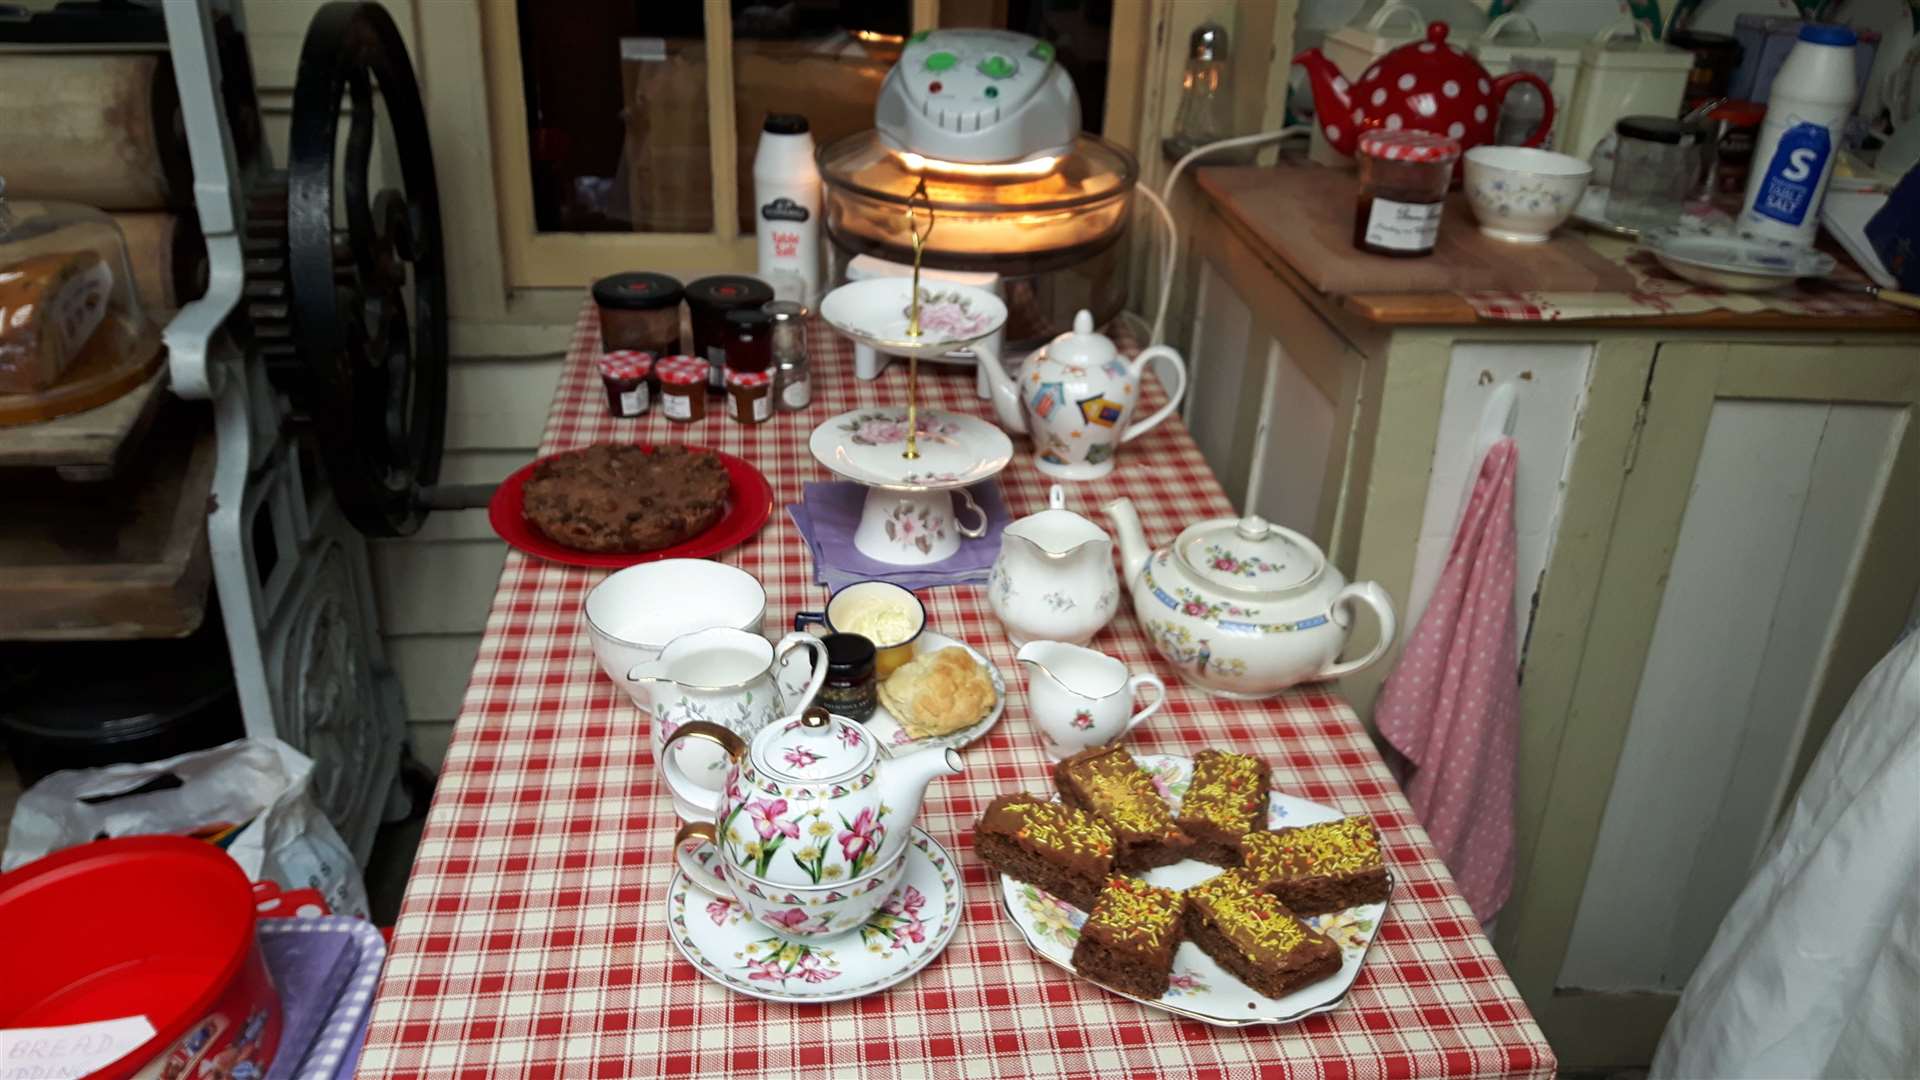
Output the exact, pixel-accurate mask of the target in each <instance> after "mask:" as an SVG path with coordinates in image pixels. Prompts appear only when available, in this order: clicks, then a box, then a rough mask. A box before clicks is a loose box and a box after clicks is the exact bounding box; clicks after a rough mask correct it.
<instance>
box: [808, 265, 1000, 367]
mask: <svg viewBox="0 0 1920 1080" xmlns="http://www.w3.org/2000/svg"><path fill="white" fill-rule="evenodd" d="M912 297H913V280H912V279H911V278H904V277H884V278H868V279H867V280H865V281H852V282H848V283H847V284H845V285H842V286H840V287H839V288H837V289H835V290H833V291H832V292H830V293H828V294H827V295H826V296H825V297H823V298H822V299H821V301H820V317H821V318H822V319H824V320H826V323H827V325H828V326H831V327H833V328H834V329H835V330H838V331H840V332H841V333H842V334H845V335H847V336H848V337H850V338H852V339H853V340H855V341H857V342H859V343H860V344H862V345H870V346H872V347H873V348H876V349H879V350H880V351H881V352H885V353H890V354H892V355H894V356H909V355H912V354H914V353H918V354H920V355H921V356H938V355H940V354H941V353H944V352H951V351H952V350H954V349H959V348H964V347H966V346H968V345H971V344H973V343H974V342H976V341H979V340H980V339H981V338H984V337H987V336H989V335H991V334H992V333H993V332H994V331H995V330H998V329H1000V327H1002V326H1004V325H1005V324H1006V321H1007V305H1006V302H1005V301H1003V300H1001V299H1000V298H999V297H997V296H995V295H993V294H992V293H990V292H988V291H986V290H985V289H979V288H975V287H974V286H972V285H957V284H953V283H951V282H945V281H927V282H922V283H921V285H920V336H919V337H910V336H908V334H907V323H908V319H909V309H910V307H911V303H912Z"/></svg>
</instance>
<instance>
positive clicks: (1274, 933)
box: [1187, 870, 1309, 960]
mask: <svg viewBox="0 0 1920 1080" xmlns="http://www.w3.org/2000/svg"><path fill="white" fill-rule="evenodd" d="M1187 896H1188V898H1189V899H1191V900H1194V901H1195V902H1201V903H1204V905H1205V906H1204V908H1203V909H1202V910H1203V911H1204V912H1205V913H1206V915H1207V916H1208V917H1209V918H1211V919H1212V920H1213V923H1214V925H1215V926H1218V927H1219V928H1220V930H1221V932H1222V933H1224V934H1226V935H1227V936H1228V937H1229V938H1232V939H1233V943H1234V944H1235V945H1236V946H1238V947H1239V948H1240V951H1241V952H1244V953H1245V954H1246V955H1247V959H1249V960H1259V959H1260V957H1259V955H1258V954H1257V953H1256V952H1255V951H1254V950H1255V948H1261V949H1271V950H1272V951H1273V952H1275V953H1279V954H1285V953H1289V952H1292V951H1293V950H1294V949H1297V948H1299V947H1300V943H1301V942H1304V941H1306V940H1307V934H1308V933H1309V931H1308V930H1307V927H1306V924H1305V923H1302V922H1301V921H1300V920H1299V919H1296V918H1294V917H1293V913H1292V912H1290V911H1288V910H1287V909H1286V907H1285V906H1284V905H1282V904H1281V903H1280V901H1278V900H1275V899H1274V898H1273V897H1272V896H1269V895H1268V894H1266V893H1264V892H1260V891H1259V890H1257V889H1255V888H1254V887H1253V886H1252V885H1251V884H1249V883H1248V882H1247V881H1246V879H1245V878H1242V877H1241V876H1240V873H1239V871H1237V870H1229V871H1227V872H1226V873H1224V874H1221V875H1219V876H1217V877H1214V878H1210V879H1209V880H1207V881H1204V882H1201V883H1200V884H1198V885H1195V886H1194V887H1193V888H1191V889H1188V890H1187Z"/></svg>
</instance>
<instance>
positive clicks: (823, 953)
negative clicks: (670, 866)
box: [667, 829, 966, 1003]
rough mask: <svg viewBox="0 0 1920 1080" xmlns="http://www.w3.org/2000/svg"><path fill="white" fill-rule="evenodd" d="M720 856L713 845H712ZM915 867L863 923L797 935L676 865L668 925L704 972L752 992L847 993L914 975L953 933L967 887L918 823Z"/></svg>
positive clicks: (801, 997)
mask: <svg viewBox="0 0 1920 1080" xmlns="http://www.w3.org/2000/svg"><path fill="white" fill-rule="evenodd" d="M704 850H705V851H706V852H707V853H708V857H709V858H710V857H711V856H712V852H713V848H712V847H711V846H709V847H707V848H705V849H704ZM905 858H906V860H907V872H906V874H905V875H904V876H903V877H902V878H901V882H900V887H899V888H898V889H897V890H896V891H895V893H894V895H893V897H892V898H891V899H889V900H888V901H887V902H886V904H885V905H884V906H883V907H882V908H881V910H880V911H878V912H876V913H875V914H874V916H873V917H872V918H870V919H868V920H867V921H866V924H865V925H863V926H861V927H860V928H859V929H858V930H855V931H853V932H851V933H848V934H844V935H842V936H840V937H837V938H830V939H828V940H826V941H825V942H824V943H812V944H804V945H802V944H790V943H789V942H787V941H786V940H784V939H782V938H780V937H778V936H776V935H775V934H774V932H773V931H771V930H769V929H767V928H766V927H764V926H762V925H760V924H759V923H757V922H754V921H753V920H752V919H750V918H748V917H747V913H746V911H745V910H744V909H742V908H741V907H740V905H739V904H737V903H735V902H733V901H732V900H721V899H716V898H714V897H712V896H709V895H707V894H706V893H705V892H704V891H702V890H700V889H697V888H695V887H694V886H693V884H692V883H691V882H689V881H688V880H687V875H686V874H684V873H680V872H678V871H676V872H675V873H674V875H673V882H672V883H671V884H670V885H668V886H667V935H668V936H669V937H671V938H672V939H673V944H674V947H676V948H678V949H679V950H680V955H682V956H684V957H686V958H687V962H688V963H690V964H692V965H693V966H694V967H695V968H697V969H698V970H699V971H700V973H701V974H702V975H705V976H706V977H707V978H709V979H712V980H713V981H714V982H717V983H719V984H720V985H721V986H724V987H726V988H727V989H729V990H732V991H735V992H737V993H741V994H746V995H747V996H749V997H757V998H762V999H764V1000H767V1001H789V1002H794V1003H806V1002H820V1001H846V1000H847V999H849V998H857V997H865V996H866V995H868V994H871V993H875V992H877V991H880V990H885V989H886V988H887V987H889V986H892V985H894V984H895V983H899V982H902V981H904V980H906V979H909V978H912V977H913V975H914V974H915V973H916V972H918V971H919V970H920V969H921V968H923V967H926V966H927V965H928V964H931V963H933V960H934V958H935V957H937V956H939V955H940V953H941V951H942V950H944V949H945V948H946V947H947V942H949V941H951V940H952V939H953V932H954V931H955V930H956V929H958V928H959V926H960V913H961V912H962V911H963V910H964V909H965V900H966V898H965V896H964V895H963V891H962V889H961V885H960V879H959V876H958V875H957V873H956V871H955V869H954V865H953V856H951V855H949V854H947V849H946V848H943V847H941V846H940V844H939V842H938V841H936V840H934V838H933V837H931V836H928V835H927V834H926V833H924V832H922V831H920V830H919V829H914V830H913V839H912V841H911V842H910V843H909V845H908V847H907V852H906V855H905Z"/></svg>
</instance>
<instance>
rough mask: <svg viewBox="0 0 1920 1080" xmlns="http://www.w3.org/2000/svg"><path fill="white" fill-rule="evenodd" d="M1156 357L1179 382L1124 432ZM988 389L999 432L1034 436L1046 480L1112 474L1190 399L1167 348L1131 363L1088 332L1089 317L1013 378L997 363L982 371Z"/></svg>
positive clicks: (1183, 368)
mask: <svg viewBox="0 0 1920 1080" xmlns="http://www.w3.org/2000/svg"><path fill="white" fill-rule="evenodd" d="M1155 357H1158V358H1160V359H1162V360H1165V361H1167V362H1168V363H1169V364H1172V365H1173V370H1174V373H1175V375H1176V376H1177V378H1176V379H1175V380H1174V384H1173V387H1172V388H1171V389H1169V390H1168V391H1167V403H1166V404H1165V405H1162V406H1161V407H1160V408H1159V410H1158V411H1156V412H1155V413H1154V414H1153V415H1152V416H1149V417H1147V418H1146V419H1145V420H1141V421H1139V422H1138V423H1135V424H1132V425H1128V423H1127V421H1128V420H1129V419H1130V418H1131V417H1132V416H1133V407H1134V404H1135V403H1136V402H1138V401H1139V400H1140V376H1141V374H1142V373H1143V372H1145V371H1146V367H1147V364H1148V362H1149V361H1151V360H1153V359H1154V358H1155ZM981 370H982V371H984V372H985V373H986V376H987V381H988V382H989V383H991V384H992V386H993V411H994V415H995V416H997V417H998V418H999V420H1000V426H1001V427H1004V428H1006V429H1007V430H1008V431H1017V432H1020V433H1022V434H1026V435H1030V436H1032V437H1033V452H1034V464H1035V465H1036V466H1038V467H1039V469H1040V471H1041V472H1043V473H1045V474H1047V475H1048V476H1057V477H1059V478H1061V479H1063V480H1093V479H1097V478H1099V477H1102V476H1105V475H1107V474H1108V473H1110V472H1112V471H1113V465H1114V461H1113V456H1114V452H1115V451H1117V450H1118V449H1119V448H1120V444H1121V443H1124V442H1132V441H1133V440H1135V439H1137V438H1139V437H1140V436H1142V435H1145V434H1146V433H1147V432H1149V431H1152V430H1153V429H1154V428H1155V427H1157V426H1159V424H1160V422H1161V421H1162V420H1165V419H1166V418H1167V417H1169V416H1171V415H1173V410H1174V409H1176V408H1178V407H1179V405H1180V398H1181V396H1182V395H1184V394H1185V393H1186V392H1187V365H1186V361H1184V360H1182V359H1180V354H1179V353H1177V352H1175V351H1174V350H1172V349H1170V348H1168V347H1166V346H1165V345H1155V346H1153V347H1151V348H1148V349H1142V350H1141V351H1140V353H1139V354H1138V355H1136V356H1134V357H1133V359H1131V360H1129V359H1127V358H1126V357H1124V356H1121V355H1120V350H1119V349H1117V348H1115V347H1114V344H1113V340H1112V339H1111V338H1109V337H1107V336H1106V335H1105V334H1100V333H1096V332H1095V331H1094V329H1093V313H1092V312H1090V311H1085V310H1082V311H1081V312H1080V314H1078V315H1075V316H1074V317H1073V330H1072V332H1070V333H1065V334H1061V335H1060V336H1059V337H1057V338H1054V339H1053V340H1052V341H1050V342H1048V343H1047V345H1046V346H1045V347H1044V348H1042V349H1041V350H1040V351H1038V352H1036V353H1034V354H1033V355H1032V356H1029V357H1027V361H1026V363H1024V364H1022V365H1020V371H1019V373H1018V374H1017V375H1015V376H1013V377H1008V375H1007V374H1006V373H1005V372H1004V371H1002V370H1000V366H999V365H998V364H982V365H981Z"/></svg>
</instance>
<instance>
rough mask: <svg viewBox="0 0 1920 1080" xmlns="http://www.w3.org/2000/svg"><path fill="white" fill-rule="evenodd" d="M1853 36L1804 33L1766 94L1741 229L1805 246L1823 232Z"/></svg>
mask: <svg viewBox="0 0 1920 1080" xmlns="http://www.w3.org/2000/svg"><path fill="white" fill-rule="evenodd" d="M1854 40H1855V38H1854V33H1853V31H1852V30H1850V29H1848V28H1846V27H1844V26H1826V25H1821V24H1808V25H1806V26H1803V27H1801V28H1800V40H1799V41H1796V42H1794V45H1793V51H1792V52H1790V53H1788V54H1787V62H1786V63H1784V64H1782V65H1781V66H1780V74H1779V75H1777V76H1775V77H1774V80H1773V91H1772V93H1770V94H1769V95H1768V96H1767V120H1766V123H1765V124H1764V125H1762V126H1761V128H1760V140H1759V142H1758V143H1757V144H1756V145H1755V146H1754V152H1753V175H1752V176H1751V177H1749V178H1748V179H1747V195H1746V198H1745V199H1744V200H1743V201H1742V202H1741V210H1740V230H1741V231H1742V232H1743V233H1748V234H1751V235H1754V236H1758V237H1763V238H1765V239H1769V240H1782V241H1786V242H1789V243H1793V244H1799V245H1801V246H1803V247H1811V246H1812V245H1813V238H1814V234H1816V233H1817V232H1819V230H1820V202H1821V200H1822V199H1824V198H1825V197H1826V194H1827V181H1828V180H1829V179H1831V178H1832V176H1833V163H1834V156H1835V155H1836V154H1838V153H1839V152H1840V136H1841V133H1842V131H1843V130H1844V129H1845V127H1846V123H1847V117H1848V115H1850V114H1851V113H1852V112H1853V98H1854V85H1855V84H1854V81H1853V48H1854Z"/></svg>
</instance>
